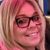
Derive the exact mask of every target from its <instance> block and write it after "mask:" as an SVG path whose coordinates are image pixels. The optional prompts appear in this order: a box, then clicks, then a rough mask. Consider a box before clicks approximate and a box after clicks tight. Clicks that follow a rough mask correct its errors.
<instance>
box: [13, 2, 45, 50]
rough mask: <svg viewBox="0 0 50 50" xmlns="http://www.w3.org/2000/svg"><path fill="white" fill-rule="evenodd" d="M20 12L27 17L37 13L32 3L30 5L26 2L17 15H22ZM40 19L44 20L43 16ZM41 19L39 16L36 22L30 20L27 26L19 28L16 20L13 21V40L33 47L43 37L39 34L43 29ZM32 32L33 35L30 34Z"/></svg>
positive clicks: (27, 46)
mask: <svg viewBox="0 0 50 50" xmlns="http://www.w3.org/2000/svg"><path fill="white" fill-rule="evenodd" d="M22 14H24V15H26V16H28V17H31V16H32V15H35V14H38V13H36V10H35V8H34V7H33V6H32V5H30V4H29V3H27V2H26V3H25V4H24V5H23V6H22V8H21V10H20V12H19V15H22ZM39 17H40V16H39ZM42 19H43V21H44V18H43V17H42ZM42 19H41V17H40V20H39V21H37V22H33V21H32V20H31V21H30V24H29V26H28V27H26V28H19V27H18V26H17V24H16V22H15V21H14V24H13V31H14V38H15V41H16V42H17V43H19V44H21V45H22V46H24V47H25V48H29V47H30V48H31V47H33V48H34V47H35V46H37V45H38V44H39V43H40V42H41V40H42V39H43V38H42V35H41V34H42V30H43V28H42V25H43V24H42V22H43V21H42ZM37 32H38V33H37ZM32 34H34V35H32ZM26 35H28V36H26ZM28 50H29V49H28Z"/></svg>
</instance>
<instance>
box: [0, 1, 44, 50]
mask: <svg viewBox="0 0 50 50" xmlns="http://www.w3.org/2000/svg"><path fill="white" fill-rule="evenodd" d="M25 1H28V2H31V3H32V5H34V7H35V8H37V10H38V13H39V12H40V13H39V14H40V15H41V16H43V13H42V11H41V10H40V9H39V6H38V4H37V3H36V1H35V0H22V1H21V0H3V3H2V4H1V13H0V14H1V23H2V30H3V33H2V37H3V40H4V41H5V43H6V44H7V45H9V46H14V45H16V44H15V42H14V36H13V22H14V20H15V16H16V15H18V13H19V11H20V9H21V7H22V5H23V4H24V3H25ZM43 36H44V40H43V42H42V43H41V44H40V45H39V46H38V47H37V48H39V49H40V50H45V35H43Z"/></svg>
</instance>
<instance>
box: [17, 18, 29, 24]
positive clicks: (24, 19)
mask: <svg viewBox="0 0 50 50" xmlns="http://www.w3.org/2000/svg"><path fill="white" fill-rule="evenodd" d="M27 22H28V20H27V18H18V19H16V23H17V24H25V23H27Z"/></svg>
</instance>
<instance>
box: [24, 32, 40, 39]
mask: <svg viewBox="0 0 50 50" xmlns="http://www.w3.org/2000/svg"><path fill="white" fill-rule="evenodd" d="M39 34H40V33H39V32H32V33H29V34H26V35H25V36H26V37H28V38H31V39H32V38H33V39H35V38H38V37H39Z"/></svg>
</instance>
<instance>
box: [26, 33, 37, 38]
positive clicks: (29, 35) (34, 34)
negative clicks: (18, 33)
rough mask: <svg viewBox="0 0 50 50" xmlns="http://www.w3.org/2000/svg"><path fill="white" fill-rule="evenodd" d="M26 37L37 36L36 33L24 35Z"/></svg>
mask: <svg viewBox="0 0 50 50" xmlns="http://www.w3.org/2000/svg"><path fill="white" fill-rule="evenodd" d="M26 36H27V37H32V36H37V33H30V34H28V35H26Z"/></svg>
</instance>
